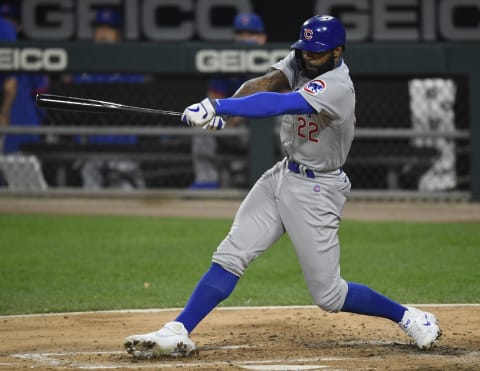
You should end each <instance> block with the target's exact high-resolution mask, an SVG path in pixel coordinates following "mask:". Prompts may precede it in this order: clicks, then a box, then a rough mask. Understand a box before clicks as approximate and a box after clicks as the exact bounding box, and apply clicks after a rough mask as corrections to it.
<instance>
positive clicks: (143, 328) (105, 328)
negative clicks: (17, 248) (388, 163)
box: [0, 198, 480, 371]
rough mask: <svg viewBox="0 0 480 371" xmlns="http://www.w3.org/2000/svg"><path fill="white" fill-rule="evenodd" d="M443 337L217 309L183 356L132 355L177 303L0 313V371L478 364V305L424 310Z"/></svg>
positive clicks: (432, 210) (64, 202) (372, 208)
mask: <svg viewBox="0 0 480 371" xmlns="http://www.w3.org/2000/svg"><path fill="white" fill-rule="evenodd" d="M238 205H239V201H238V202H237V201H205V200H196V201H195V200H177V201H173V200H156V201H151V200H150V201H146V200H87V199H22V198H2V199H1V200H0V212H2V213H58V214H79V213H80V214H109V215H151V216H178V217H182V216H192V217H197V216H198V217H215V218H218V217H224V218H233V215H234V213H235V211H236V209H237V207H238ZM344 217H345V218H346V219H357V220H365V219H368V220H387V219H388V220H408V221H414V220H418V221H420V220H422V221H423V220H431V221H462V222H479V221H480V206H479V205H474V204H466V203H465V204H463V203H461V204H428V203H426V204H425V203H423V204H422V203H421V204H405V203H388V204H386V203H361V202H354V203H350V204H347V207H346V210H345V214H344ZM420 307H421V308H424V309H427V310H429V311H432V312H434V313H435V314H436V315H437V317H438V318H439V320H440V323H441V327H442V329H443V336H442V338H441V339H440V341H439V342H438V343H437V344H436V346H435V347H434V348H433V349H431V350H429V351H419V350H417V349H416V348H415V346H413V345H412V344H410V342H409V339H408V337H407V336H406V335H405V334H404V333H403V332H402V331H401V330H400V329H399V328H398V326H396V325H395V324H393V323H391V322H389V321H387V320H384V319H376V318H370V317H366V316H358V315H351V314H347V313H339V314H329V313H326V312H324V311H322V310H320V309H318V308H314V307H294V308H292V307H285V308H237V309H224V308H221V309H217V310H215V311H214V312H213V313H211V314H210V315H209V316H208V317H207V318H206V319H205V320H204V321H203V322H202V323H201V324H200V325H199V327H198V328H197V329H196V330H195V331H194V333H193V334H192V339H193V340H194V341H195V342H196V343H197V347H198V352H197V353H196V354H195V355H193V356H192V357H190V358H187V359H169V358H165V359H156V360H149V361H138V360H135V359H133V358H132V357H131V356H130V355H128V354H127V353H126V352H125V351H124V350H123V347H122V343H123V339H124V337H125V336H127V335H131V334H134V333H143V332H149V331H153V330H154V329H156V328H158V327H160V326H161V325H162V324H163V323H164V322H166V321H169V320H171V319H173V318H174V317H175V315H176V314H177V313H178V311H179V310H178V309H175V310H174V309H171V310H152V311H124V312H96V313H67V314H55V315H33V316H6V317H0V335H1V336H0V369H2V370H3V369H4V370H23V369H30V368H32V369H35V370H57V369H118V370H122V369H125V370H132V369H137V370H145V369H154V370H169V369H178V370H272V371H273V370H387V369H388V370H472V371H473V370H480V305H470V306H468V305H464V306H432V307H430V306H429V307H428V308H427V307H423V306H420Z"/></svg>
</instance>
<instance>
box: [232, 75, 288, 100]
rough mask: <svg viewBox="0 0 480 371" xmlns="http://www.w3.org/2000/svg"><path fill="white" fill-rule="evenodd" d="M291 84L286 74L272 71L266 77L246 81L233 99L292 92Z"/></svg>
mask: <svg viewBox="0 0 480 371" xmlns="http://www.w3.org/2000/svg"><path fill="white" fill-rule="evenodd" d="M290 90H291V88H290V84H289V82H288V79H287V77H286V76H285V74H284V73H283V72H282V71H280V70H271V71H269V72H267V73H266V74H265V75H262V76H259V77H255V78H253V79H250V80H247V81H245V82H244V83H243V84H242V86H240V88H239V89H238V90H237V91H236V92H235V94H233V95H232V98H238V97H245V96H247V95H252V94H255V93H258V92H261V91H271V92H281V91H290Z"/></svg>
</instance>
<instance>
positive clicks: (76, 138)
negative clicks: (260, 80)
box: [1, 75, 470, 191]
mask: <svg viewBox="0 0 480 371" xmlns="http://www.w3.org/2000/svg"><path fill="white" fill-rule="evenodd" d="M352 78H353V80H354V83H355V86H356V96H357V107H356V116H357V123H356V128H357V134H356V138H355V140H354V142H353V145H352V150H351V153H350V156H349V159H348V161H347V163H346V164H345V166H344V170H345V171H346V172H347V173H348V175H349V177H350V179H351V182H352V185H353V188H354V189H374V190H386V189H399V190H422V191H450V190H468V189H469V188H470V158H469V139H468V135H467V133H468V128H469V117H468V103H467V102H468V89H467V88H468V85H467V81H466V79H464V78H462V77H461V76H453V77H452V76H420V77H419V76H402V77H398V76H355V75H353V76H352ZM207 80H208V76H207V75H201V76H199V75H194V76H185V75H179V76H172V75H154V76H150V77H149V78H148V79H146V80H145V81H144V82H129V83H126V82H117V83H108V84H107V83H88V84H75V83H72V82H67V80H66V79H64V78H63V77H61V76H57V75H51V76H50V86H49V90H48V92H49V93H51V94H60V95H70V96H78V97H85V98H92V99H100V100H107V101H113V102H117V103H122V104H128V105H135V106H142V107H149V108H159V109H165V110H171V111H180V112H181V111H182V110H183V109H184V108H185V107H186V106H187V105H189V104H191V103H194V102H196V101H199V100H201V99H202V98H203V97H204V95H205V88H206V85H207ZM179 121H180V120H179V118H178V117H169V116H148V115H136V114H125V113H121V114H118V113H114V114H89V113H75V112H67V111H47V112H46V113H45V117H44V119H43V122H42V127H45V128H55V127H70V128H72V130H73V132H72V133H69V134H55V133H46V134H45V133H42V134H41V135H40V139H39V140H38V141H37V142H30V143H28V142H27V143H23V144H22V145H21V147H20V151H19V152H17V153H16V154H17V155H18V154H24V155H28V156H35V157H36V158H37V159H38V161H39V163H40V164H41V168H42V171H43V175H44V178H45V180H46V183H47V185H48V187H50V188H55V187H88V186H89V184H90V183H89V182H90V181H91V182H93V183H91V184H96V185H97V186H100V187H112V188H124V189H132V188H140V189H144V188H146V189H150V188H185V187H188V186H189V184H191V182H192V181H193V177H194V175H193V169H192V159H191V136H188V135H176V134H175V133H174V132H169V133H168V134H155V135H151V133H150V134H148V135H147V134H145V133H144V132H141V129H142V128H144V127H165V128H178V127H180V126H181V124H180V122H179ZM80 127H93V128H118V127H122V128H129V129H130V131H129V132H128V133H127V134H123V135H122V136H115V135H111V134H112V133H102V135H101V136H99V135H95V136H94V137H92V135H91V134H85V133H82V132H80V131H79V132H78V133H75V132H74V130H75V128H80ZM134 129H138V130H139V131H138V133H137V132H135V131H131V130H134ZM391 129H394V130H391ZM400 129H401V130H400ZM112 130H114V129H112ZM399 130H400V131H399ZM274 133H275V131H274ZM8 135H12V134H8ZM272 135H275V134H272ZM240 139H241V138H235V137H218V138H217V144H218V149H217V154H218V155H217V160H216V165H217V166H218V167H219V168H220V173H221V174H222V178H221V179H222V186H223V187H235V188H247V187H248V186H249V184H251V179H249V175H248V174H249V173H248V146H247V144H246V143H245V141H244V140H240ZM243 139H245V138H243ZM275 157H276V158H280V157H281V152H280V149H279V148H275ZM14 168H15V167H13V170H12V169H10V170H9V171H10V172H12V171H13V172H15V169H14ZM19 171H20V170H19ZM19 174H20V173H19ZM19 176H21V175H19ZM6 178H7V175H6V174H5V173H4V174H3V179H2V180H1V182H2V186H3V187H6V186H7V185H8V180H7V179H6ZM27 181H28V178H27V177H26V178H25V182H27ZM26 188H28V187H26Z"/></svg>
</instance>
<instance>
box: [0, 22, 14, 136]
mask: <svg viewBox="0 0 480 371" xmlns="http://www.w3.org/2000/svg"><path fill="white" fill-rule="evenodd" d="M16 40H17V31H16V29H15V27H14V26H13V25H12V24H11V23H10V22H8V21H7V20H5V19H4V18H3V17H2V15H1V13H0V42H15V41H16ZM17 84H18V81H17V78H16V76H15V75H14V74H12V73H9V72H1V73H0V89H1V101H0V125H2V126H7V125H8V124H9V123H10V114H11V110H12V104H13V101H14V100H15V96H16V94H17ZM2 139H3V138H2ZM0 145H3V140H2V142H1V143H0Z"/></svg>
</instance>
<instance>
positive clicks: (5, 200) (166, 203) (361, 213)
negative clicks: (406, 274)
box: [0, 197, 480, 222]
mask: <svg viewBox="0 0 480 371" xmlns="http://www.w3.org/2000/svg"><path fill="white" fill-rule="evenodd" d="M239 205H240V201H237V200H202V199H191V200H189V199H132V198H127V199H118V198H115V199H87V198H13V197H12V198H10V197H0V213H29V214H31V213H53V214H106V215H146V216H166V217H200V218H233V216H234V215H235V212H236V210H237V209H238V207H239ZM343 216H344V218H345V219H354V220H398V221H402V220H403V221H439V222H480V204H479V203H467V202H460V203H453V202H447V203H440V202H359V201H355V202H351V201H349V202H347V204H346V206H345V211H344V215H343Z"/></svg>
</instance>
